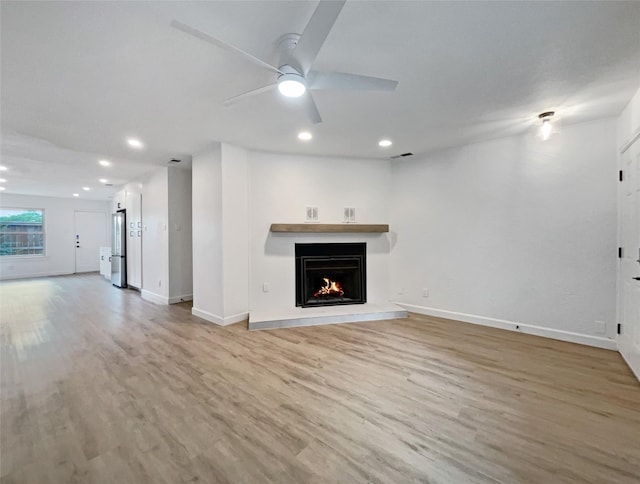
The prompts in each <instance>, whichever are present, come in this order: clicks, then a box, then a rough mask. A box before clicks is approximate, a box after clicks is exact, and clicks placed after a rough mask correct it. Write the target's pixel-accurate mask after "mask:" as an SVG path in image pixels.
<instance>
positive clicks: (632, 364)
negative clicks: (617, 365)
mask: <svg viewBox="0 0 640 484" xmlns="http://www.w3.org/2000/svg"><path fill="white" fill-rule="evenodd" d="M627 350H629V354H628V355H627V354H625V353H627ZM620 354H621V355H622V359H623V360H624V361H625V362H626V363H627V366H628V367H629V368H630V369H631V372H632V373H633V374H634V375H635V376H636V378H637V379H638V380H640V358H633V355H634V354H635V355H639V354H640V349H635V352H634V351H633V348H628V347H626V346H625V345H624V344H622V345H621V346H620Z"/></svg>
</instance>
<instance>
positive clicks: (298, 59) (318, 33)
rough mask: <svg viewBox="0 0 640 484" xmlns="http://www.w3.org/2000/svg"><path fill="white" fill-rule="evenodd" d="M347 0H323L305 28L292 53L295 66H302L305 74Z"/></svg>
mask: <svg viewBox="0 0 640 484" xmlns="http://www.w3.org/2000/svg"><path fill="white" fill-rule="evenodd" d="M345 1H346V0H339V1H321V2H320V3H319V4H318V6H317V7H316V10H315V12H313V15H312V16H311V19H310V20H309V23H308V24H307V26H306V27H305V28H304V32H302V35H301V36H300V39H299V40H298V45H296V48H295V49H293V52H292V53H291V62H293V63H295V64H297V65H294V66H293V67H298V68H300V69H301V72H302V73H303V74H304V75H306V74H307V72H309V69H311V64H313V61H314V60H315V59H316V57H317V56H318V52H320V48H321V47H322V44H324V41H325V39H326V38H327V36H328V35H329V32H330V31H331V28H332V27H333V24H334V23H335V22H336V19H337V18H338V15H339V14H340V11H341V10H342V7H343V6H344V4H345Z"/></svg>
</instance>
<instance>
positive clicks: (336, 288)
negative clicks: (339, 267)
mask: <svg viewBox="0 0 640 484" xmlns="http://www.w3.org/2000/svg"><path fill="white" fill-rule="evenodd" d="M322 280H323V281H324V284H325V285H324V286H322V287H321V288H320V289H318V291H316V293H315V294H314V295H313V297H318V296H344V291H343V290H342V285H341V284H340V283H339V282H338V281H332V280H331V279H329V278H328V277H323V278H322Z"/></svg>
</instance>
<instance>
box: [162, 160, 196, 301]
mask: <svg viewBox="0 0 640 484" xmlns="http://www.w3.org/2000/svg"><path fill="white" fill-rule="evenodd" d="M168 177H169V179H168V189H169V193H168V196H169V199H168V203H169V207H168V209H169V302H178V301H180V300H189V299H191V298H192V296H193V258H192V236H191V232H192V224H191V197H192V194H191V170H188V169H184V168H179V167H173V166H172V167H169V168H168Z"/></svg>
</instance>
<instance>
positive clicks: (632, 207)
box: [618, 137, 640, 379]
mask: <svg viewBox="0 0 640 484" xmlns="http://www.w3.org/2000/svg"><path fill="white" fill-rule="evenodd" d="M621 168H622V173H623V175H622V183H621V184H620V185H621V186H620V197H619V200H620V217H619V223H620V227H619V234H620V247H621V248H622V254H621V255H622V257H621V258H620V267H619V270H618V276H619V281H618V291H619V297H620V301H619V309H618V320H619V322H620V324H621V326H622V327H621V332H620V335H619V336H618V346H619V349H620V352H621V353H622V355H623V356H624V358H625V360H627V363H628V364H629V366H630V367H631V369H632V370H633V372H634V373H635V374H636V376H637V377H638V379H640V137H637V138H636V140H635V142H633V143H632V144H631V146H629V147H628V148H627V149H626V150H624V151H623V152H622V166H621Z"/></svg>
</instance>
